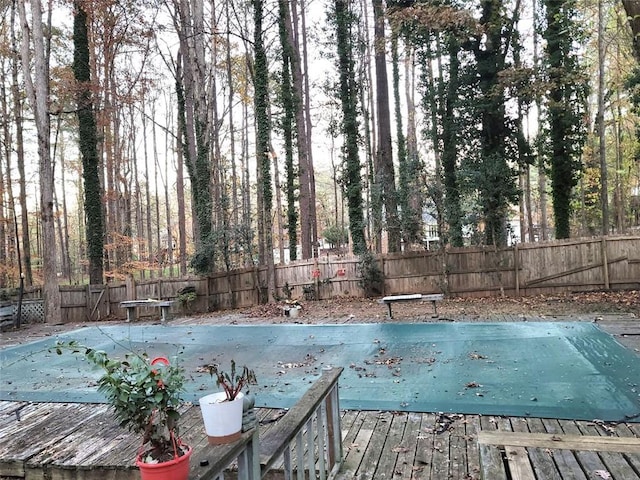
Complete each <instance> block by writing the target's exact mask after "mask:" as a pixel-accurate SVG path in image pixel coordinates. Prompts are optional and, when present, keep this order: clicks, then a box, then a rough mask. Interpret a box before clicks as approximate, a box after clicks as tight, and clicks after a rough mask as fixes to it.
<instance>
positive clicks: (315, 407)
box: [260, 367, 343, 480]
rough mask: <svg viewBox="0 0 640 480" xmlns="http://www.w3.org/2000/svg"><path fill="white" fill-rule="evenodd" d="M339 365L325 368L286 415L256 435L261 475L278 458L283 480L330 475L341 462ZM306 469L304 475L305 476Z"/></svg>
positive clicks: (324, 477) (269, 468)
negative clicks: (262, 433)
mask: <svg viewBox="0 0 640 480" xmlns="http://www.w3.org/2000/svg"><path fill="white" fill-rule="evenodd" d="M342 370H343V369H342V367H334V368H326V369H324V370H323V372H322V376H321V377H320V379H318V380H316V382H315V383H314V384H313V385H312V386H311V388H310V389H309V390H307V392H306V393H305V394H304V395H303V396H302V398H301V399H300V400H299V401H298V403H296V404H295V405H294V406H293V407H292V408H291V409H290V410H289V411H288V412H287V414H286V415H285V416H284V417H282V418H281V419H280V420H279V421H278V423H277V424H276V425H275V426H274V427H273V428H272V429H271V430H269V431H268V432H267V434H266V435H265V436H264V437H261V438H260V465H261V469H262V477H263V478H264V477H265V476H266V475H267V474H268V473H269V471H270V470H271V468H272V467H273V466H274V465H275V464H276V463H277V462H278V461H279V460H280V459H281V458H282V460H283V470H284V478H285V480H289V479H292V478H293V474H294V471H295V472H297V478H299V479H302V478H304V479H307V478H308V479H320V480H324V479H326V478H332V477H333V476H334V475H335V474H336V473H337V472H338V470H339V469H340V466H341V465H342V432H341V428H340V405H339V401H338V379H339V378H340V374H341V373H342ZM305 470H306V473H307V474H306V475H305Z"/></svg>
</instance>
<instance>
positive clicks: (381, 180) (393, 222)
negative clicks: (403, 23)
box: [373, 0, 402, 252]
mask: <svg viewBox="0 0 640 480" xmlns="http://www.w3.org/2000/svg"><path fill="white" fill-rule="evenodd" d="M373 17H374V21H375V25H374V51H375V66H376V104H377V107H378V150H377V152H376V166H377V168H376V172H375V174H376V184H377V185H378V188H379V189H380V193H381V195H382V203H383V204H384V209H385V220H386V222H385V224H386V227H387V235H388V238H387V241H388V249H389V252H399V251H400V250H401V248H402V247H401V238H400V222H399V219H398V203H397V201H398V199H397V194H396V185H395V173H394V169H393V151H392V146H391V113H390V109H389V81H388V79H387V60H386V55H385V47H386V42H385V31H384V19H385V17H384V10H383V7H382V0H373Z"/></svg>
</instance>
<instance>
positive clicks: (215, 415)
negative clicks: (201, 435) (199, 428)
mask: <svg viewBox="0 0 640 480" xmlns="http://www.w3.org/2000/svg"><path fill="white" fill-rule="evenodd" d="M243 397H244V394H243V393H242V392H241V393H239V394H238V396H237V397H236V398H235V399H234V400H232V401H228V400H227V396H226V394H225V393H224V392H219V393H212V394H211V395H206V396H204V397H202V398H200V411H201V412H202V420H203V421H204V430H205V432H206V433H207V437H208V438H209V444H211V445H220V444H223V443H229V442H234V441H236V440H237V439H238V438H240V434H241V433H242V403H243Z"/></svg>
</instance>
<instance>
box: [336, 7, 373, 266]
mask: <svg viewBox="0 0 640 480" xmlns="http://www.w3.org/2000/svg"><path fill="white" fill-rule="evenodd" d="M350 6H351V2H349V1H348V0H335V2H334V4H333V7H334V21H335V27H336V44H337V49H338V71H339V73H340V101H341V104H342V115H343V118H342V133H343V135H344V147H343V152H344V177H343V183H344V187H345V195H346V197H347V204H348V208H349V230H350V232H351V240H352V242H353V253H355V254H356V255H361V254H363V253H365V252H366V251H367V244H366V241H365V238H364V215H363V211H362V168H361V164H360V157H359V155H358V99H357V90H358V89H357V88H356V81H355V68H354V64H355V62H354V58H353V53H354V41H353V37H352V29H353V26H354V25H355V22H356V18H355V16H354V14H353V12H352V11H351V9H350Z"/></svg>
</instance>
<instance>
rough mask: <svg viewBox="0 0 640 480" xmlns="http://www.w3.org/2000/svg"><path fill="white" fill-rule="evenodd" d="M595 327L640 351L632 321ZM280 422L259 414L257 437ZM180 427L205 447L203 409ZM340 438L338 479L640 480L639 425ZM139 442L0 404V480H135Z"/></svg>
mask: <svg viewBox="0 0 640 480" xmlns="http://www.w3.org/2000/svg"><path fill="white" fill-rule="evenodd" d="M505 320H506V319H505ZM598 323H599V325H600V326H601V327H602V328H603V329H605V330H606V331H608V332H610V333H611V334H613V335H614V336H616V337H617V338H618V340H619V341H620V342H621V343H623V344H625V345H626V346H627V347H628V348H630V349H631V350H634V351H635V352H636V353H638V352H640V322H639V321H638V320H637V319H635V318H631V317H630V318H628V319H625V318H619V317H616V318H602V319H599V320H598ZM282 414H283V412H282V411H280V410H269V409H259V411H258V417H259V419H260V421H261V426H260V429H261V430H260V431H261V432H266V431H267V430H268V429H269V428H271V427H272V426H273V425H274V424H275V423H276V422H277V421H278V419H279V418H280V417H281V416H282ZM183 419H184V421H183V423H182V425H183V427H182V431H181V433H182V435H183V436H184V438H185V440H186V441H187V443H190V444H192V445H204V444H205V443H206V441H205V440H204V430H203V426H202V420H201V417H200V412H199V408H198V407H197V406H187V407H186V411H185V415H184V417H183ZM342 437H343V449H344V464H343V468H342V470H341V472H340V473H339V475H338V477H337V478H338V479H339V480H356V479H357V480H374V479H375V480H379V479H392V480H405V479H406V480H447V479H460V480H480V479H484V480H569V479H573V480H600V479H610V480H640V423H619V424H607V423H603V422H601V421H598V420H597V419H593V420H592V421H574V420H554V419H540V418H520V417H499V416H480V415H458V414H438V413H398V412H363V411H345V412H343V415H342ZM138 441H139V440H138V437H137V436H133V435H131V434H129V433H128V432H126V431H123V430H122V429H120V428H119V427H118V426H117V425H116V424H115V422H114V420H113V418H112V415H111V414H110V412H109V410H108V407H107V406H106V405H96V404H73V403H63V404H56V403H29V402H6V401H0V480H18V479H25V480H130V479H131V480H133V479H137V478H139V476H138V472H137V470H136V469H135V467H134V465H133V457H134V454H135V452H136V450H137V448H138V447H139V445H138ZM205 448H208V447H205ZM276 467H277V468H279V466H278V465H277V466H276ZM274 473H276V474H277V473H278V472H277V470H276V471H275V472H274ZM276 477H277V475H276ZM270 478H274V477H273V476H272V477H270Z"/></svg>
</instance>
